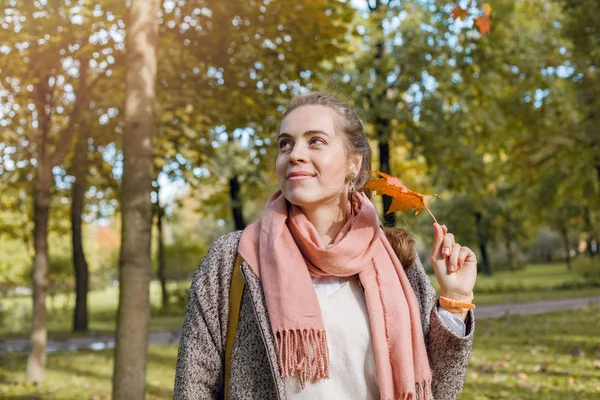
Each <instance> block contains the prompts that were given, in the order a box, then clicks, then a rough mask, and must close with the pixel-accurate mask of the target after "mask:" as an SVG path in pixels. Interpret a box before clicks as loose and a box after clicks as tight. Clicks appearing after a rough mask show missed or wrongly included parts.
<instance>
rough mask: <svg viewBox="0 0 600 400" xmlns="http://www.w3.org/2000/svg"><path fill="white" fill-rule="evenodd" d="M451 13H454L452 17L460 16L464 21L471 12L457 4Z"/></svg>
mask: <svg viewBox="0 0 600 400" xmlns="http://www.w3.org/2000/svg"><path fill="white" fill-rule="evenodd" d="M450 14H451V15H452V19H458V18H460V19H461V20H463V21H464V20H465V19H467V16H468V15H469V12H468V11H467V10H465V9H464V8H462V7H461V6H458V5H457V6H456V7H454V9H453V10H452V11H451V12H450Z"/></svg>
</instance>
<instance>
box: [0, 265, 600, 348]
mask: <svg viewBox="0 0 600 400" xmlns="http://www.w3.org/2000/svg"><path fill="white" fill-rule="evenodd" d="M430 278H431V280H432V282H433V284H434V286H436V288H437V281H436V279H435V277H434V276H433V275H430ZM570 283H576V284H577V285H578V286H575V288H572V287H571V288H569V286H567V288H566V289H560V290H557V289H556V287H557V286H560V285H565V284H570ZM582 283H584V281H583V278H581V277H580V276H579V275H577V274H576V273H575V272H572V271H569V270H568V269H567V267H566V265H565V264H562V263H559V264H535V265H530V266H529V267H527V268H525V269H522V270H519V271H515V272H509V271H502V272H498V273H496V274H494V275H492V276H491V277H490V276H483V275H479V276H478V278H477V282H476V284H475V290H474V292H475V304H477V305H485V304H500V303H518V302H526V301H535V300H544V299H557V298H573V297H583V296H598V295H600V287H585V285H582ZM189 284H190V283H189V282H173V283H172V285H171V287H170V288H171V290H176V292H177V293H179V294H180V295H181V294H184V295H185V294H187V289H188V288H189ZM150 289H151V290H150V298H151V302H152V309H153V313H152V318H151V321H150V329H151V331H164V330H178V329H181V326H182V324H183V316H184V312H185V311H184V307H183V303H184V302H181V305H180V306H176V307H173V308H171V309H170V310H169V311H168V312H165V313H163V312H158V310H159V305H160V287H159V285H158V283H157V282H152V284H151V287H150ZM118 298H119V292H118V288H114V287H110V288H106V289H103V290H95V291H92V292H90V294H89V298H88V301H89V321H90V323H89V328H90V330H93V331H97V332H98V333H100V334H103V333H107V334H108V333H111V332H113V331H114V329H115V320H116V318H115V317H116V310H117V302H118ZM73 305H74V295H73V294H68V295H67V294H57V295H55V296H53V297H49V298H48V300H47V306H48V332H49V333H48V335H49V337H50V338H64V337H68V336H72V335H73V334H72V333H71V332H70V327H71V326H72V309H73ZM0 307H1V309H0V337H6V338H10V337H12V338H15V337H27V336H28V335H29V329H30V327H31V317H30V315H31V298H30V297H27V296H20V297H9V298H6V299H0ZM2 310H4V312H3V311H2ZM83 334H87V333H83Z"/></svg>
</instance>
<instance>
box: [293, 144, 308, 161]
mask: <svg viewBox="0 0 600 400" xmlns="http://www.w3.org/2000/svg"><path fill="white" fill-rule="evenodd" d="M305 161H306V148H305V147H304V146H302V145H301V144H300V143H296V144H295V145H294V147H293V148H292V151H291V152H290V162H291V163H294V164H296V163H299V162H305Z"/></svg>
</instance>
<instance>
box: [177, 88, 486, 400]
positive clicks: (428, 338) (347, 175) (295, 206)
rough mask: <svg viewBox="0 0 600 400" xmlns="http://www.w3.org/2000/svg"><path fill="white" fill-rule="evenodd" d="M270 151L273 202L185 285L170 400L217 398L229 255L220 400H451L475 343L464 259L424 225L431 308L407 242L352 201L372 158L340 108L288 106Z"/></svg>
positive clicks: (314, 99) (356, 125) (471, 261)
mask: <svg viewBox="0 0 600 400" xmlns="http://www.w3.org/2000/svg"><path fill="white" fill-rule="evenodd" d="M277 143H278V146H279V154H278V157H277V162H276V169H277V176H278V181H279V188H280V190H279V191H277V192H276V193H275V194H273V195H272V196H271V198H270V199H269V200H268V202H267V204H266V206H265V211H264V215H263V217H262V218H261V219H260V220H258V221H257V222H255V223H254V224H252V225H250V226H249V227H248V228H246V229H245V230H244V231H243V232H234V233H230V234H228V235H225V236H223V237H221V238H219V239H218V240H217V241H216V242H215V243H214V244H213V246H212V247H211V249H210V250H209V252H208V254H207V255H206V256H205V258H204V260H203V261H202V264H201V265H200V267H199V268H198V271H197V272H196V275H195V276H194V279H193V282H192V286H191V289H190V294H189V299H188V307H187V314H186V318H185V323H184V327H183V335H182V338H181V342H180V347H179V356H178V360H177V373H176V378H175V395H174V398H175V399H191V398H197V399H214V398H222V397H223V395H224V393H225V388H224V362H225V346H226V337H227V326H228V312H229V291H230V285H231V281H232V274H233V269H234V264H235V260H236V257H237V255H238V252H239V255H240V256H241V257H242V258H243V262H242V263H241V266H240V268H241V272H242V274H243V276H244V280H245V289H244V292H243V297H242V301H241V306H240V312H239V322H238V326H237V334H236V336H235V342H234V344H233V352H232V356H231V367H230V375H229V386H228V388H227V389H228V397H229V398H232V399H289V400H293V399H394V400H395V399H431V398H433V399H435V400H438V399H455V398H456V397H457V396H458V394H459V393H460V391H461V389H462V386H463V383H464V379H465V374H466V369H467V363H468V359H469V357H470V353H471V346H472V338H473V332H474V319H473V313H472V311H470V309H472V308H473V307H474V306H472V304H471V300H472V290H473V286H474V284H475V278H476V270H477V268H476V259H475V255H474V253H473V252H472V251H471V250H470V249H468V248H467V247H463V246H460V245H459V244H458V243H456V242H455V241H454V237H453V235H452V234H451V233H448V232H447V229H446V227H445V226H440V225H438V224H434V226H433V229H434V243H433V248H432V252H431V261H432V264H433V266H434V269H435V273H436V278H437V280H438V282H439V285H440V294H441V296H442V297H440V301H438V299H437V298H436V294H435V290H434V289H433V287H432V285H431V282H430V281H429V279H428V277H427V275H426V274H425V272H424V270H423V266H422V265H421V262H420V261H419V259H418V257H417V256H416V253H415V250H414V242H413V241H412V240H411V239H410V237H409V236H408V235H407V234H406V232H405V231H403V230H389V229H387V230H386V233H384V231H383V230H382V228H381V227H380V224H379V220H378V218H377V214H376V210H375V207H374V206H373V203H372V202H371V201H370V199H369V197H368V196H367V194H366V193H365V192H364V190H363V189H362V187H363V185H364V184H365V183H366V182H367V181H368V180H369V173H368V170H369V169H370V168H371V165H370V164H371V149H370V148H369V144H368V142H367V139H366V137H365V134H364V131H363V127H362V124H361V122H360V120H359V119H358V118H357V116H356V114H355V113H354V112H353V110H352V109H351V108H350V107H348V106H347V105H346V104H345V103H343V102H342V101H340V100H337V99H335V98H333V97H331V96H328V95H325V94H322V93H311V94H307V95H300V96H297V97H295V98H294V99H292V101H291V102H290V104H289V105H288V107H287V110H286V112H285V114H284V118H283V120H282V122H281V126H280V133H279V136H278V141H277ZM386 235H387V236H386ZM412 264H414V265H412ZM440 305H441V306H442V307H440Z"/></svg>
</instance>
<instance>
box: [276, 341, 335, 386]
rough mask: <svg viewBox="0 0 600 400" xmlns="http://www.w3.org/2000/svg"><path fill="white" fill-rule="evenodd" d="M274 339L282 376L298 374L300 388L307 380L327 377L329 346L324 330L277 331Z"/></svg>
mask: <svg viewBox="0 0 600 400" xmlns="http://www.w3.org/2000/svg"><path fill="white" fill-rule="evenodd" d="M275 341H276V343H277V352H278V353H279V366H280V368H281V376H282V377H289V376H294V375H298V379H300V385H301V386H302V389H304V387H305V386H306V381H307V380H308V381H317V380H320V379H329V348H328V347H327V334H326V333H325V331H316V330H314V329H294V330H285V331H277V333H276V335H275Z"/></svg>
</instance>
